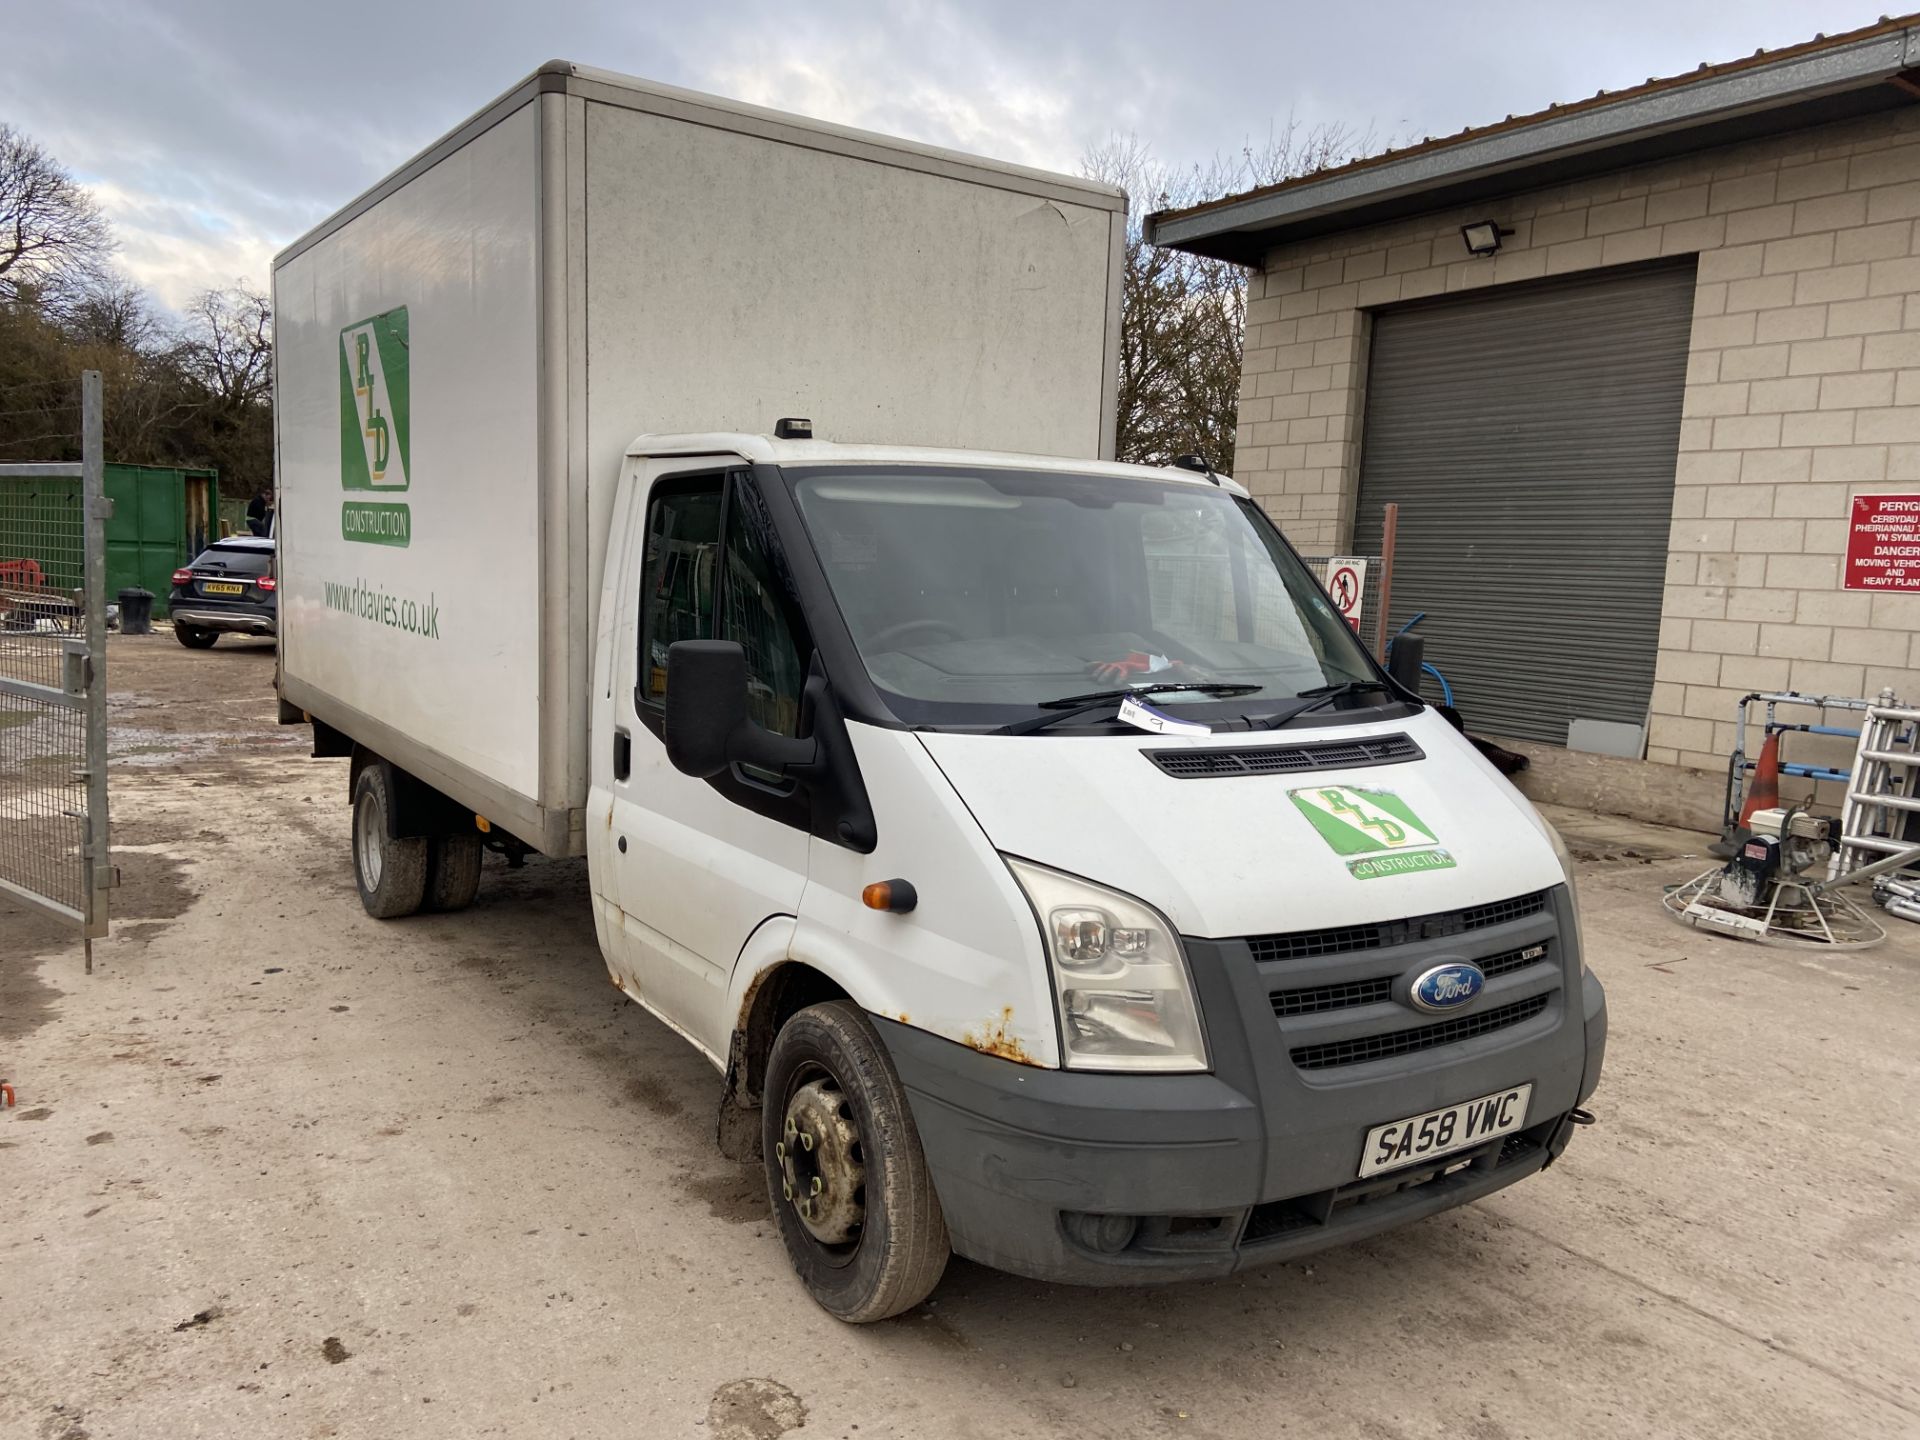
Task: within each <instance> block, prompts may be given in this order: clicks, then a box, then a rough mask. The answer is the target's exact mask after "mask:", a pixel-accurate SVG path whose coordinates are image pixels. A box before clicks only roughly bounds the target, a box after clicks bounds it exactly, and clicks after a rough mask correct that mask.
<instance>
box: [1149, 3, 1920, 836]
mask: <svg viewBox="0 0 1920 1440" xmlns="http://www.w3.org/2000/svg"><path fill="white" fill-rule="evenodd" d="M1917 227H1920V16H1914V17H1906V18H1903V19H1897V20H1888V21H1884V22H1882V23H1880V24H1878V25H1875V26H1872V27H1870V28H1867V29H1864V30H1860V31H1856V32H1853V33H1850V34H1846V35H1838V36H1832V37H1820V38H1817V39H1815V40H1813V41H1810V42H1808V43H1806V44H1803V45H1798V46H1794V47H1792V48H1789V49H1784V50H1779V51H1773V52H1767V53H1761V54H1757V55H1754V56H1751V57H1749V58H1746V59H1742V60H1738V61H1735V62H1732V63H1730V64H1722V65H1703V66H1702V67H1701V68H1700V69H1699V70H1698V71H1695V72H1693V73H1690V74H1687V75H1682V76H1676V77H1673V78H1671V79H1665V80H1650V81H1648V82H1647V83H1646V84H1644V85H1641V86H1637V87H1635V88H1633V89H1631V90H1624V91H1620V92H1617V93H1606V92H1603V93H1601V94H1599V95H1596V96H1594V97H1592V98H1591V99H1587V100H1582V101H1579V102H1576V103H1572V104H1564V105H1556V106H1553V107H1550V108H1549V109H1547V110H1545V111H1543V112H1540V113H1538V114H1534V115H1527V116H1519V117H1512V118H1509V119H1507V120H1504V121H1501V122H1500V123H1498V124H1494V125H1488V126H1484V127H1481V128H1479V129H1473V130H1468V131H1464V132H1462V133H1461V134H1458V135H1454V136H1450V137H1446V138H1443V139H1436V140H1429V141H1426V142H1425V143H1423V144H1420V145H1416V146H1413V147H1411V148H1409V149H1404V150H1398V151H1390V152H1388V153H1386V154H1384V155H1380V156H1375V157H1372V158H1369V159H1365V160H1361V161H1357V162H1355V163H1353V164H1350V165H1346V166H1343V167H1340V168H1338V169H1332V170H1326V171H1321V172H1318V173H1315V174H1312V175H1307V176H1303V177H1301V178H1299V179H1296V180H1290V181H1287V182H1285V183H1282V184H1279V185H1274V186H1269V187H1265V188H1262V189H1258V190H1254V191H1250V192H1248V193H1246V194H1241V195H1235V196H1232V197H1229V198H1227V199H1225V200H1221V201H1218V202H1215V203H1213V204H1209V205H1204V206H1200V207H1197V208H1194V209H1190V210H1185V211H1178V212H1166V213H1161V214H1157V215H1154V216H1151V217H1149V218H1148V221H1147V234H1148V238H1149V239H1150V240H1152V241H1153V242H1154V243H1156V244H1160V245H1167V246H1173V247H1177V248H1181V249H1186V250H1191V251H1195V252H1198V253H1201V254H1206V255H1212V256H1217V257H1222V258H1226V259H1230V260H1234V261H1238V262H1240V263H1243V264H1247V265H1250V266H1254V267H1257V269H1256V271H1255V273H1254V275H1253V277H1252V281H1251V294H1250V297H1249V301H1250V303H1249V306H1248V316H1247V336H1246V350H1245V360H1244V375H1243V381H1242V386H1241V402H1240V416H1239V430H1238V453H1237V457H1236V463H1235V470H1236V473H1237V475H1238V478H1239V479H1240V480H1241V481H1242V482H1243V483H1245V484H1246V485H1247V486H1248V487H1249V488H1250V489H1251V490H1252V491H1253V492H1254V494H1255V495H1256V496H1258V497H1259V500H1260V502H1261V503H1262V504H1263V505H1264V506H1265V507H1266V508H1267V509H1268V511H1269V512H1270V513H1271V514H1272V515H1273V516H1274V517H1275V519H1276V520H1278V522H1279V523H1280V524H1281V526H1282V527H1283V528H1284V529H1285V530H1286V532H1287V533H1288V535H1289V536H1290V537H1291V538H1293V539H1294V540H1295V542H1296V543H1297V544H1299V545H1300V546H1301V547H1302V548H1303V549H1310V550H1318V551H1323V552H1324V551H1326V550H1330V549H1331V550H1348V549H1353V550H1357V551H1361V552H1366V551H1369V550H1371V549H1373V548H1375V547H1377V545H1378V543H1379V537H1380V525H1381V519H1380V517H1381V513H1382V507H1383V506H1384V505H1385V504H1386V503H1387V502H1393V503H1396V504H1398V505H1399V507H1400V511H1399V515H1400V521H1399V533H1398V556H1397V561H1396V565H1395V570H1394V579H1393V594H1394V599H1395V605H1394V611H1395V623H1398V621H1399V620H1400V619H1403V618H1405V616H1406V614H1409V613H1411V612H1412V611H1414V610H1425V611H1427V612H1428V615H1429V617H1430V618H1429V620H1428V621H1427V622H1426V623H1425V624H1423V626H1422V631H1423V633H1425V634H1426V635H1427V637H1428V640H1427V646H1428V658H1429V659H1430V660H1433V661H1434V662H1435V663H1437V664H1439V665H1440V666H1441V667H1442V668H1444V669H1445V670H1446V671H1447V673H1448V676H1449V678H1450V679H1451V681H1452V683H1453V684H1454V687H1455V689H1456V691H1457V692H1458V695H1459V702H1460V705H1461V708H1462V709H1463V711H1464V712H1465V713H1466V715H1467V718H1468V720H1469V722H1470V723H1471V724H1472V725H1473V727H1474V728H1475V729H1476V731H1479V732H1482V733H1487V734H1492V735H1497V736H1504V737H1507V738H1510V739H1513V740H1516V741H1519V742H1524V745H1525V748H1527V749H1529V751H1530V752H1531V753H1532V754H1534V755H1535V757H1536V766H1535V770H1536V776H1537V779H1536V784H1537V785H1539V786H1542V787H1545V788H1546V791H1547V793H1561V792H1564V793H1565V795H1566V798H1570V799H1585V800H1589V801H1592V800H1594V799H1596V798H1597V797H1596V795H1595V794H1594V793H1593V792H1594V791H1595V790H1596V789H1597V790H1599V791H1604V792H1606V794H1607V795H1610V796H1611V797H1612V799H1613V804H1614V808H1623V807H1630V808H1632V809H1633V810H1635V811H1636V812H1638V813H1643V814H1649V815H1657V816H1659V817H1662V818H1668V819H1673V820H1678V821H1690V822H1691V823H1696V824H1708V823H1711V824H1715V825H1717V823H1718V822H1717V816H1718V811H1719V804H1720V788H1721V785H1722V783H1723V781H1724V778H1725V774H1726V768H1727V761H1728V755H1729V752H1730V751H1731V749H1732V746H1733V740H1734V716H1735V714H1736V704H1737V702H1738V701H1739V699H1740V697H1741V696H1742V695H1744V694H1746V693H1748V692H1750V691H1756V690H1768V691H1770V690H1787V689H1792V690H1797V691H1801V692H1808V693H1815V694H1830V695H1844V696H1870V695H1873V694H1875V693H1876V692H1878V691H1879V690H1881V689H1882V688H1883V687H1891V688H1892V689H1893V690H1895V691H1896V692H1897V693H1898V694H1900V695H1901V696H1902V697H1903V698H1905V699H1906V700H1908V701H1909V702H1911V701H1914V700H1917V699H1920V543H1916V544H1915V545H1914V546H1912V547H1909V546H1907V545H1905V544H1903V543H1901V542H1902V541H1903V540H1905V538H1906V537H1907V535H1908V534H1909V532H1911V531H1914V530H1915V529H1916V528H1920V520H1914V521H1909V520H1907V519H1905V518H1904V517H1906V516H1907V515H1909V514H1911V515H1915V516H1920V228H1917ZM1905 501H1911V502H1914V503H1913V506H1912V508H1911V510H1909V509H1906V508H1903V502H1905ZM1915 540H1916V542H1920V534H1916V535H1915ZM1850 546H1851V547H1852V548H1851V551H1850ZM1875 551H1877V552H1878V553H1877V554H1876V553H1873V552H1875ZM1850 554H1851V557H1852V558H1851V561H1850V559H1849V557H1850ZM1909 555H1910V556H1911V561H1912V563H1911V568H1907V566H1906V563H1905V561H1906V557H1908V556H1909ZM1808 718H1810V719H1817V718H1818V717H1817V716H1809V717H1808ZM1800 749H1801V752H1802V753H1805V754H1807V755H1808V756H1809V757H1810V758H1811V757H1816V756H1825V757H1827V758H1833V757H1835V756H1836V755H1837V756H1846V755H1848V754H1849V753H1850V752H1849V749H1848V747H1847V746H1845V744H1844V743H1834V742H1829V743H1828V744H1827V745H1826V746H1825V748H1822V743H1821V741H1820V740H1819V739H1818V737H1807V738H1806V741H1805V743H1804V744H1802V745H1801V747H1800ZM1556 787H1558V789H1557V790H1556ZM1583 791H1584V792H1585V793H1582V792H1583ZM1602 798H1603V797H1602Z"/></svg>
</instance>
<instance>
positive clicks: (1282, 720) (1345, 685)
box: [1247, 680, 1393, 730]
mask: <svg viewBox="0 0 1920 1440" xmlns="http://www.w3.org/2000/svg"><path fill="white" fill-rule="evenodd" d="M1374 690H1378V691H1380V692H1382V693H1383V694H1387V695H1391V694H1392V693H1393V690H1392V689H1391V688H1390V687H1389V686H1388V685H1387V683H1386V682H1385V681H1383V680H1336V681H1335V682H1334V683H1333V684H1331V685H1316V686H1315V687H1314V688H1313V689H1311V690H1302V691H1301V692H1300V694H1299V696H1298V697H1297V698H1298V699H1299V701H1300V703H1299V704H1298V705H1295V706H1292V707H1291V708H1289V709H1286V710H1282V711H1280V712H1279V713H1278V714H1274V715H1265V716H1262V717H1261V718H1260V719H1258V720H1249V721H1248V722H1247V728H1248V729H1249V730H1278V729H1279V728H1280V727H1281V726H1282V725H1284V724H1286V723H1287V722H1288V721H1289V720H1291V719H1293V718H1294V716H1296V715H1305V714H1306V713H1307V712H1308V711H1310V710H1318V709H1320V708H1321V707H1322V706H1325V705H1331V704H1332V703H1333V702H1334V701H1336V700H1344V699H1346V698H1347V697H1348V696H1349V695H1365V694H1367V693H1369V692H1370V691H1374Z"/></svg>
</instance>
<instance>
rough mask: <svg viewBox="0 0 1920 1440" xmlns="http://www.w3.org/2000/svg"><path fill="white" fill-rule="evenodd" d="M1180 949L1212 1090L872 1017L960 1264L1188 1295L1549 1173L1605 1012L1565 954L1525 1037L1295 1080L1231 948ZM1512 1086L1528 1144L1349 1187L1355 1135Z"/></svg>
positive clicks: (1492, 1147)
mask: <svg viewBox="0 0 1920 1440" xmlns="http://www.w3.org/2000/svg"><path fill="white" fill-rule="evenodd" d="M1188 948H1189V959H1190V961H1191V963H1192V967H1193V970H1194V977H1195V982H1196V985H1197V986H1198V987H1199V989H1200V992H1201V1000H1202V1005H1203V1008H1204V1009H1205V1011H1206V1014H1207V1022H1208V1026H1207V1028H1208V1039H1209V1043H1210V1045H1211V1046H1212V1050H1213V1061H1214V1071H1213V1073H1211V1074H1206V1075H1116V1074H1093V1073H1086V1072H1073V1071H1064V1070H1043V1069H1038V1068H1035V1067H1033V1066H1026V1065H1019V1064H1016V1063H1014V1062H1012V1061H1008V1060H1003V1059H1000V1058H998V1057H996V1056H991V1055H986V1054H982V1053H979V1052H977V1051H974V1050H971V1049H969V1048H967V1047H966V1046H964V1045H958V1044H955V1043H953V1042H951V1041H948V1040H943V1039H941V1038H939V1037H938V1036H935V1035H931V1034H929V1033H927V1032H926V1031H923V1030H918V1029H915V1028H913V1027H911V1026H907V1025H901V1024H898V1023H896V1022H894V1021H891V1020H887V1019H885V1018H884V1017H882V1016H877V1015H876V1016H874V1017H872V1018H873V1023H874V1025H875V1027H876V1028H877V1029H878V1030H879V1032H880V1034H881V1037H882V1039H883V1040H884V1042H885V1043H886V1045H887V1047H888V1050H889V1052H890V1054H891V1055H892V1057H893V1062H894V1066H895V1068H896V1070H897V1071H898V1072H899V1074H900V1078H901V1081H902V1083H903V1084H904V1085H905V1087H906V1089H907V1093H908V1097H909V1101H910V1103H911V1105H912V1108H913V1115H914V1121H915V1124H916V1125H917V1127H918V1129H919V1131H920V1137H921V1142H922V1145H923V1147H924V1149H925V1151H926V1156H927V1162H928V1165H929V1167H930V1168H931V1170H932V1172H933V1177H934V1183H935V1186H936V1188H937V1189H938V1191H939V1194H940V1202H941V1207H942V1209H943V1210H944V1211H945V1213H946V1218H947V1226H948V1229H949V1231H950V1232H951V1234H952V1238H953V1245H954V1249H955V1250H957V1251H958V1252H959V1253H960V1254H962V1255H965V1256H966V1257H967V1258H969V1259H971V1260H975V1261H978V1262H980V1263H982V1264H986V1265H991V1266H993V1267H995V1268H996V1269H1002V1270H1009V1271H1012V1272H1014V1273H1016V1274H1021V1275H1027V1276H1031V1277H1034V1278H1036V1279H1042V1280H1057V1281H1068V1282H1072V1283H1077V1284H1083V1285H1139V1284H1150V1283H1155V1282H1160V1281H1176V1280H1189V1279H1202V1278H1208V1277H1217V1276H1221V1275H1227V1274H1231V1273H1233V1272H1234V1271H1236V1270H1241V1269H1245V1268H1249V1267H1252V1266H1256V1265H1263V1264H1272V1263H1275V1262H1278V1261H1283V1260H1289V1259H1293V1258H1295V1257H1297V1256H1300V1255H1305V1254H1310V1253H1312V1252H1313V1251H1316V1250H1321V1249H1325V1248H1327V1247H1329V1246H1332V1245H1339V1244H1344V1243H1346V1242H1348V1241H1351V1240H1357V1239H1361V1238H1363V1237H1365V1236H1369V1235H1374V1234H1377V1233H1379V1232H1381V1231H1384V1230H1388V1229H1392V1228H1395V1227H1397V1226H1399V1225H1403V1224H1406V1223H1407V1222H1409V1221H1412V1220H1416V1219H1419V1218H1421V1217H1423V1216H1426V1215H1431V1214H1434V1213H1435V1212H1437V1211H1440V1210H1444V1209H1448V1208H1450V1207H1451V1206H1454V1205H1460V1204H1464V1203H1466V1202H1468V1201H1471V1200H1476V1199H1479V1198H1480V1197H1482V1196H1484V1195H1488V1194H1491V1193H1492V1192H1493V1191H1495V1190H1499V1189H1501V1188H1503V1187H1505V1186H1507V1185H1510V1184H1512V1183H1513V1182H1514V1181H1516V1180H1520V1179H1522V1178H1524V1177H1526V1176H1528V1175H1531V1174H1533V1173H1535V1172H1536V1171H1538V1170H1541V1169H1543V1168H1545V1167H1546V1166H1547V1165H1549V1164H1551V1163H1552V1161H1553V1160H1554V1159H1555V1158H1556V1157H1557V1156H1558V1155H1559V1154H1560V1152H1561V1151H1562V1150H1563V1149H1564V1148H1565V1147H1566V1144H1567V1142H1568V1140H1569V1138H1570V1137H1571V1134H1572V1131H1573V1129H1574V1127H1575V1121H1574V1119H1573V1116H1572V1113H1571V1112H1573V1111H1574V1110H1575V1108H1576V1107H1577V1106H1579V1105H1581V1104H1582V1103H1583V1102H1584V1101H1585V1100H1586V1098H1587V1096H1588V1095H1590V1094H1591V1093H1592V1090H1593V1087H1594V1085H1595V1084H1597V1083H1598V1080H1599V1074H1600V1065H1601V1061H1602V1057H1603V1055H1604V1051H1605V1037H1606V1001H1605V997H1604V995H1603V993H1602V991H1601V988H1600V985H1599V983H1598V981H1596V980H1594V979H1593V977H1592V976H1591V975H1590V974H1587V973H1585V972H1584V968H1583V967H1582V965H1581V962H1580V958H1579V955H1578V953H1577V947H1569V949H1570V950H1571V951H1572V953H1570V954H1566V953H1563V956H1562V963H1563V964H1564V966H1565V973H1564V975H1563V976H1562V983H1560V984H1558V985H1556V987H1555V989H1554V990H1553V992H1552V1003H1551V1005H1550V1006H1549V1008H1548V1010H1547V1011H1546V1012H1544V1013H1542V1014H1541V1015H1539V1016H1538V1017H1536V1018H1535V1019H1533V1020H1529V1021H1528V1022H1526V1024H1524V1025H1516V1026H1515V1027H1513V1029H1512V1030H1510V1031H1504V1032H1501V1034H1499V1035H1497V1036H1487V1037H1481V1039H1479V1040H1476V1041H1473V1042H1468V1043H1462V1044H1457V1045H1449V1046H1445V1047H1441V1048H1439V1049H1433V1050H1428V1051H1426V1052H1424V1053H1421V1054H1417V1055H1408V1056H1403V1057H1400V1058H1399V1059H1396V1060H1389V1061H1382V1062H1375V1063H1372V1064H1361V1065H1355V1066H1352V1067H1350V1069H1349V1070H1347V1071H1346V1072H1344V1073H1342V1072H1328V1071H1321V1072H1315V1073H1305V1072H1301V1071H1299V1070H1297V1069H1296V1068H1295V1066H1294V1064H1293V1063H1292V1062H1291V1061H1290V1060H1289V1052H1288V1048H1287V1044H1286V1040H1285V1038H1284V1036H1282V1035H1277V1034H1276V1021H1275V1018H1274V1014H1273V1008H1272V1006H1271V1004H1270V1002H1269V999H1268V987H1269V986H1270V985H1271V983H1272V980H1273V977H1272V973H1271V972H1270V971H1268V970H1267V969H1266V968H1265V967H1261V966H1256V965H1254V964H1252V963H1251V961H1250V960H1248V959H1247V958H1246V957H1245V956H1244V955H1236V954H1235V953H1233V952H1234V946H1233V945H1231V944H1218V945H1210V944H1209V943H1207V942H1190V943H1189V947H1188ZM1330 1074H1331V1075H1333V1076H1335V1078H1334V1079H1333V1080H1332V1081H1329V1079H1328V1076H1329V1075H1330ZM1523 1081H1525V1082H1530V1083H1532V1084H1533V1086H1534V1091H1533V1100H1532V1103H1531V1107H1530V1109H1529V1112H1528V1124H1527V1126H1526V1128H1525V1129H1523V1130H1520V1131H1517V1132H1514V1133H1513V1134H1510V1135H1508V1136H1505V1137H1502V1138H1500V1139H1497V1140H1494V1141H1491V1142H1489V1143H1488V1144H1486V1145H1484V1146H1481V1147H1479V1148H1478V1149H1476V1150H1471V1151H1462V1152H1456V1153H1453V1154H1450V1155H1448V1156H1446V1157H1445V1158H1444V1159H1443V1160H1440V1161H1437V1162H1429V1163H1427V1164H1416V1165H1414V1166H1411V1167H1409V1168H1407V1169H1405V1170H1397V1171H1393V1172H1390V1173H1388V1174H1386V1175H1383V1176H1378V1177H1375V1178H1373V1179H1371V1180H1367V1181H1360V1180H1357V1179H1356V1178H1355V1176H1356V1171H1357V1162H1358V1158H1359V1152H1360V1148H1361V1145H1362V1140H1363V1137H1364V1135H1365V1132H1366V1130H1367V1129H1368V1128H1369V1127H1371V1126H1373V1125H1378V1124H1382V1123H1384V1122H1386V1121H1390V1120H1396V1119H1401V1118H1404V1117H1406V1116H1409V1115H1417V1114H1420V1113H1423V1112H1424V1111H1426V1110H1429V1109H1434V1108H1437V1107H1438V1106H1441V1105H1446V1104H1451V1103H1454V1102H1456V1101H1461V1100H1466V1099H1470V1098H1473V1097H1475V1096H1477V1095H1481V1094H1486V1093H1491V1092H1493V1091H1496V1090H1498V1089H1501V1088H1503V1087H1506V1086H1510V1085H1514V1084H1518V1083H1521V1082H1523ZM1087 1217H1121V1218H1120V1220H1119V1221H1118V1222H1116V1223H1118V1224H1119V1225H1120V1227H1121V1228H1122V1229H1123V1230H1127V1229H1129V1228H1130V1236H1129V1238H1128V1239H1127V1240H1126V1241H1125V1242H1124V1244H1122V1245H1120V1246H1118V1247H1117V1248H1107V1247H1111V1244H1112V1242H1111V1241H1108V1242H1106V1246H1105V1247H1103V1245H1102V1243H1101V1242H1099V1241H1097V1240H1095V1239H1093V1238H1091V1236H1092V1233H1093V1232H1096V1231H1097V1230H1098V1229H1099V1225H1098V1224H1096V1223H1092V1222H1090V1220H1089V1219H1088V1218H1087Z"/></svg>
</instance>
